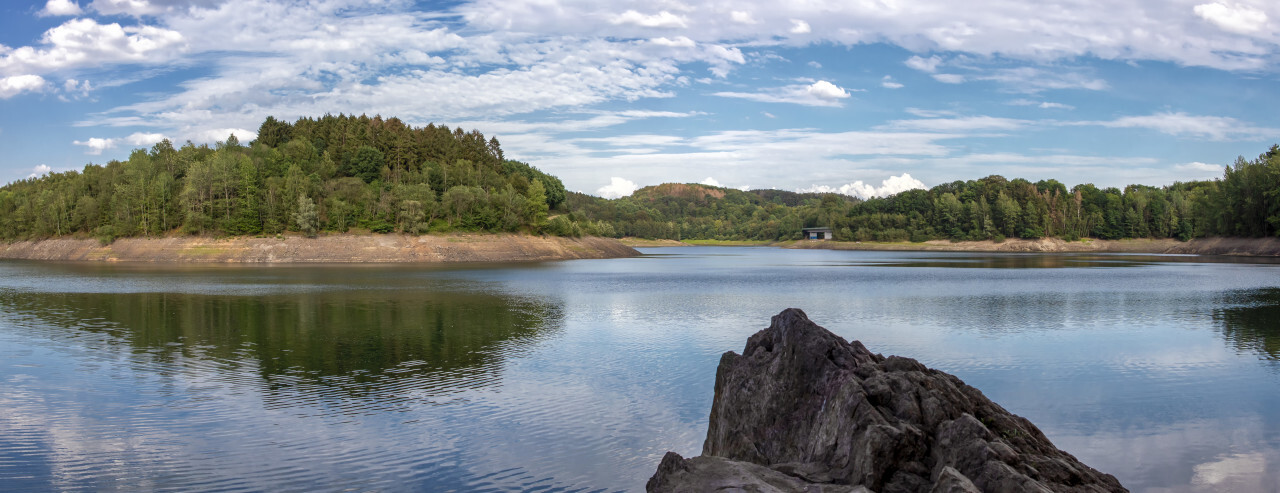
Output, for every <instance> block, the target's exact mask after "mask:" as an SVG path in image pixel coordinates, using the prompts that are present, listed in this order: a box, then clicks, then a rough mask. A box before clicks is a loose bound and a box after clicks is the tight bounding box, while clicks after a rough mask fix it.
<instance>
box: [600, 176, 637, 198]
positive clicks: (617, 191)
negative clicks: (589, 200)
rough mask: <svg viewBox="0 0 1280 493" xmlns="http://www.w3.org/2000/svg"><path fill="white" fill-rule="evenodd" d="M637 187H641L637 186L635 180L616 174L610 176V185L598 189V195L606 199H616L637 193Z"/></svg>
mask: <svg viewBox="0 0 1280 493" xmlns="http://www.w3.org/2000/svg"><path fill="white" fill-rule="evenodd" d="M637 188H639V187H637V186H636V184H635V182H633V181H631V180H628V179H625V178H619V177H616V176H614V177H612V178H609V184H608V185H605V186H603V187H600V188H598V189H596V195H599V196H601V197H604V198H606V199H616V198H619V197H626V196H628V195H631V194H632V193H635V191H636V189H637Z"/></svg>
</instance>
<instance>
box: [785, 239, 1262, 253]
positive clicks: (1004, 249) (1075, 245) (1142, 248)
mask: <svg viewBox="0 0 1280 493" xmlns="http://www.w3.org/2000/svg"><path fill="white" fill-rule="evenodd" d="M778 246H780V247H782V248H796V249H826V250H875V251H918V252H983V253H1151V254H1181V255H1235V256H1245V257H1275V256H1280V238H1196V239H1193V240H1190V241H1185V242H1184V241H1179V240H1174V239H1151V238H1140V239H1127V240H1099V239H1094V238H1084V239H1081V240H1080V241H1066V240H1061V239H1058V238H1040V239H1037V240H1024V239H1010V240H1005V241H1002V242H1000V243H996V242H994V241H958V242H952V241H949V240H930V241H926V242H922V243H909V242H903V243H877V242H861V243H859V242H851V241H832V240H828V241H812V240H809V241H806V240H800V241H793V242H784V243H778Z"/></svg>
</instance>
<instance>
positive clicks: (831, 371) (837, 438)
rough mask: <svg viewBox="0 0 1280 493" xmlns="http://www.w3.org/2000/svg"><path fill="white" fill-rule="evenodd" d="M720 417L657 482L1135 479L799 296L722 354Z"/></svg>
mask: <svg viewBox="0 0 1280 493" xmlns="http://www.w3.org/2000/svg"><path fill="white" fill-rule="evenodd" d="M710 420H711V423H710V428H709V429H708V430H707V440H706V442H705V443H703V446H702V456H701V457H695V458H692V459H684V458H681V457H680V456H679V455H678V454H675V453H673V452H668V453H667V455H666V456H665V457H663V459H662V463H661V464H660V465H659V467H658V471H657V472H656V473H655V474H654V475H653V477H652V478H651V479H650V480H649V482H648V484H647V485H646V488H647V490H648V491H650V492H701V491H722V490H723V491H732V490H738V491H762V492H763V491H805V492H863V491H881V492H899V491H902V492H906V491H920V492H924V491H929V492H979V491H986V492H1024V491H1032V492H1034V491H1061V492H1095V491H1096V492H1102V491H1127V490H1125V488H1124V487H1123V486H1121V485H1120V482H1119V481H1116V478H1115V477H1112V476H1111V475H1109V474H1104V473H1101V472H1098V471H1097V470H1095V469H1093V468H1091V467H1089V466H1086V465H1084V464H1082V463H1081V462H1080V461H1078V460H1076V458H1075V457H1072V456H1071V455H1070V454H1068V453H1066V452H1063V451H1061V450H1058V449H1057V448H1056V447H1054V446H1053V444H1052V443H1050V442H1049V439H1048V438H1046V437H1045V436H1044V434H1043V433H1041V432H1040V430H1039V429H1037V428H1036V427H1035V425H1033V424H1031V422H1030V421H1027V420H1026V419H1024V418H1021V417H1019V416H1016V415H1014V414H1012V413H1010V412H1008V411H1006V410H1004V408H1002V407H1000V406H999V405H998V404H996V403H994V402H991V400H989V399H987V398H986V397H985V396H983V395H982V392H980V391H978V389H975V388H973V387H970V386H968V385H965V383H964V382H962V381H960V379H959V378H956V377H955V376H954V375H950V374H947V373H944V372H941V371H938V370H933V369H929V368H926V367H925V366H924V365H922V364H920V363H919V362H917V361H915V360H913V359H910V358H901V357H897V356H890V357H888V358H886V357H883V356H880V355H878V354H873V353H872V352H871V351H868V350H867V348H865V347H863V345H862V344H861V343H859V342H857V341H854V342H852V343H849V342H845V340H844V339H841V338H840V337H839V336H837V335H835V334H832V333H831V332H829V331H827V330H826V329H824V328H822V327H819V326H818V325H817V324H815V323H813V322H811V321H809V318H808V317H806V316H805V314H804V312H802V311H800V310H798V309H795V308H790V309H787V310H784V311H783V312H782V313H779V314H778V315H776V316H774V317H773V320H772V324H770V326H769V328H767V329H764V330H762V331H760V332H757V333H756V334H755V335H753V336H751V338H750V339H748V341H747V347H746V349H745V350H743V352H742V355H738V354H735V353H733V352H727V353H725V354H724V356H722V357H721V359H720V366H719V368H718V369H717V370H716V387H715V399H714V401H713V403H712V405H711V418H710Z"/></svg>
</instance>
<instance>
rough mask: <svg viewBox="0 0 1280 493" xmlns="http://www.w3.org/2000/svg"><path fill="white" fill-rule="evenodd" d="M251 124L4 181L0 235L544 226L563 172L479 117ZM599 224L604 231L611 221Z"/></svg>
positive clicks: (105, 237) (582, 228) (558, 196)
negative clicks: (214, 138) (203, 139)
mask: <svg viewBox="0 0 1280 493" xmlns="http://www.w3.org/2000/svg"><path fill="white" fill-rule="evenodd" d="M258 135H259V137H258V140H257V141H255V142H252V143H250V144H249V145H241V144H240V142H239V141H238V140H237V139H236V138H235V136H234V135H233V136H231V137H229V138H228V139H227V140H226V142H223V143H219V144H217V145H215V146H214V147H212V148H210V147H209V146H204V145H202V146H196V145H193V144H191V143H190V142H188V143H187V144H186V145H184V146H182V147H181V148H178V149H175V148H174V147H173V145H172V144H171V143H170V142H169V141H167V140H166V141H163V142H160V143H159V144H156V145H155V146H154V147H152V148H151V149H150V150H141V149H140V150H136V151H134V152H133V154H131V155H130V156H129V159H128V160H127V161H124V162H121V161H111V162H109V163H107V164H106V165H105V166H99V165H93V164H91V165H88V166H85V168H84V170H83V171H80V172H76V171H69V172H65V173H52V174H49V175H46V176H43V177H40V178H33V179H27V180H22V181H18V182H14V183H11V184H9V185H6V186H4V187H3V188H0V239H5V240H14V239H38V238H46V237H51V236H62V235H72V234H79V235H92V236H96V237H98V238H100V239H101V240H102V241H104V242H109V241H111V240H112V239H114V238H116V237H123V236H159V235H166V234H172V233H186V234H201V235H273V234H279V233H282V232H284V231H298V232H301V233H303V234H305V235H308V236H314V235H316V234H318V233H319V232H321V231H347V230H349V229H350V228H362V229H366V230H369V231H372V232H378V233H387V232H392V231H403V232H407V233H412V234H419V233H425V232H428V231H454V230H461V231H493V232H500V231H524V232H530V233H544V232H549V233H552V234H570V235H572V234H578V235H581V234H584V233H595V232H597V230H596V228H594V227H592V226H589V225H578V224H569V225H568V226H567V227H565V226H564V225H559V226H560V227H559V228H558V229H557V228H551V227H550V226H556V225H555V224H551V225H549V224H548V222H547V216H548V214H549V211H553V210H557V209H563V203H564V201H565V190H564V185H563V184H562V183H561V182H560V179H559V178H556V177H554V176H551V175H548V174H546V173H543V172H541V171H539V170H538V169H536V168H533V167H531V166H529V165H527V164H525V163H521V162H518V161H510V160H507V159H505V158H504V157H503V154H502V148H501V147H500V145H499V143H498V140H497V139H496V138H491V139H488V140H486V139H485V137H484V135H483V134H481V133H480V132H477V131H474V130H473V131H471V132H464V131H463V130H462V129H461V128H459V129H455V130H450V129H449V128H448V127H443V126H441V127H437V126H434V125H427V126H426V127H425V128H412V127H409V126H407V125H405V124H404V123H402V122H400V120H398V119H395V118H391V119H387V120H383V119H382V118H380V117H374V118H369V117H366V116H360V117H354V116H342V115H339V116H331V115H326V116H324V117H321V118H318V119H311V118H303V119H300V120H298V121H297V122H295V123H292V124H290V123H286V122H282V121H278V120H276V119H274V118H267V120H266V121H265V122H263V123H262V126H261V127H260V129H259V134H258ZM606 232H607V231H606Z"/></svg>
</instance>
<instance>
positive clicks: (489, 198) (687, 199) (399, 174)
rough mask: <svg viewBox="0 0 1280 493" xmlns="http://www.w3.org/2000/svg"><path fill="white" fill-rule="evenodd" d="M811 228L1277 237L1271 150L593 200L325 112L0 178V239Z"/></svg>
mask: <svg viewBox="0 0 1280 493" xmlns="http://www.w3.org/2000/svg"><path fill="white" fill-rule="evenodd" d="M814 226H822V227H830V228H832V230H833V231H834V233H835V237H836V239H838V240H846V241H854V240H856V241H925V240H931V239H952V240H997V241H1000V240H1003V239H1005V238H1040V237H1046V236H1051V237H1058V238H1063V239H1067V240H1074V239H1078V238H1081V237H1095V238H1103V239H1118V238H1178V239H1182V240H1187V239H1191V238H1195V237H1201V236H1245V237H1262V236H1277V234H1278V232H1280V147H1278V146H1272V147H1271V149H1269V150H1268V151H1267V152H1265V153H1263V154H1262V155H1260V156H1258V157H1257V158H1256V159H1252V160H1247V159H1244V158H1243V157H1242V158H1239V159H1237V160H1236V162H1235V163H1234V164H1233V165H1231V166H1227V167H1226V168H1225V170H1224V175H1223V177H1222V178H1220V179H1217V180H1212V181H1196V182H1187V183H1174V184H1173V185H1168V186H1163V187H1151V186H1144V185H1130V186H1128V187H1125V188H1124V189H1123V190H1121V189H1118V188H1098V187H1096V186H1094V185H1092V184H1083V185H1076V186H1074V187H1072V188H1070V189H1068V188H1067V187H1066V185H1064V184H1062V183H1060V182H1058V181H1056V180H1042V181H1038V182H1035V183H1032V182H1030V181H1027V180H1023V179H1013V180H1008V179H1005V178H1004V177H1001V176H988V177H986V178H982V179H979V180H969V181H955V182H952V183H945V184H942V185H938V186H936V187H933V188H932V189H929V190H910V191H907V192H903V193H899V194H897V195H893V196H890V197H884V198H872V199H868V200H860V199H857V198H854V197H849V196H844V195H837V194H814V193H794V192H786V191H781V190H751V191H740V190H734V189H726V188H718V187H711V186H707V185H696V184H663V185H658V186H653V187H646V188H643V189H640V190H638V191H636V192H635V193H634V194H632V195H631V196H628V197H623V198H620V199H614V200H606V199H602V198H599V197H594V196H590V195H584V194H580V193H571V192H567V191H566V190H565V188H564V185H563V184H562V183H561V181H560V179H558V178H556V177H554V176H551V175H549V174H546V173H543V172H542V171H540V170H538V169H537V168H534V167H532V166H529V165H528V164H525V163H522V162H519V161H512V160H508V159H506V158H505V157H504V156H503V152H502V148H501V146H500V144H499V143H498V140H497V139H496V138H489V139H486V138H485V136H484V135H483V134H481V133H480V132H478V131H476V130H472V131H469V132H468V131H464V130H463V129H461V128H458V129H450V128H449V127H446V126H435V125H427V126H426V127H421V128H414V127H410V126H408V125H405V124H404V123H403V122H401V121H400V120H398V119H396V118H389V119H385V120H384V119H382V118H381V117H373V118H370V117H367V116H363V115H362V116H359V117H355V116H346V115H338V116H332V115H326V116H324V117H320V118H302V119H299V120H297V121H296V122H294V123H288V122H283V121H279V120H276V119H274V118H270V117H268V118H267V119H266V121H265V122H263V123H262V125H261V127H260V128H259V130H258V138H257V140H255V141H253V142H250V143H249V144H247V145H242V144H241V143H240V142H239V141H238V140H237V139H236V138H235V136H231V137H229V138H228V139H227V140H226V141H225V142H221V143H218V144H216V145H214V146H212V147H210V146H207V145H200V146H197V145H194V144H192V143H190V142H188V143H187V144H186V145H183V146H182V147H180V148H174V147H173V145H172V143H170V142H169V141H167V140H166V141H162V142H160V143H158V144H156V145H155V146H154V147H152V148H151V149H149V150H144V149H139V150H135V151H134V152H133V153H132V154H131V155H130V156H129V159H128V160H127V161H111V162H108V163H107V164H106V165H105V166H101V165H95V164H90V165H87V166H85V167H84V169H83V171H68V172H63V173H50V174H47V175H45V176H41V177H38V178H30V179H26V180H21V181H17V182H14V183H10V184H9V185H6V186H4V187H0V239H4V240H16V239H39V238H48V237H54V236H65V235H80V236H95V237H97V238H99V239H101V240H102V241H111V240H112V239H114V238H117V237H123V236H163V235H170V234H199V235H215V236H220V235H274V234H281V233H283V232H285V231H295V232H301V233H303V234H306V235H311V236H314V235H316V234H319V233H320V232H322V231H333V232H345V231H349V230H351V229H352V228H356V229H357V230H361V231H369V232H375V233H389V232H395V231H398V232H404V233H410V234H423V233H428V232H446V231H487V232H504V231H509V232H526V233H531V234H554V235H561V236H579V235H584V234H585V235H597V236H614V237H617V236H636V237H642V238H668V239H676V240H687V239H713V240H765V241H772V240H790V239H798V238H799V237H800V230H801V228H804V227H814Z"/></svg>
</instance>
